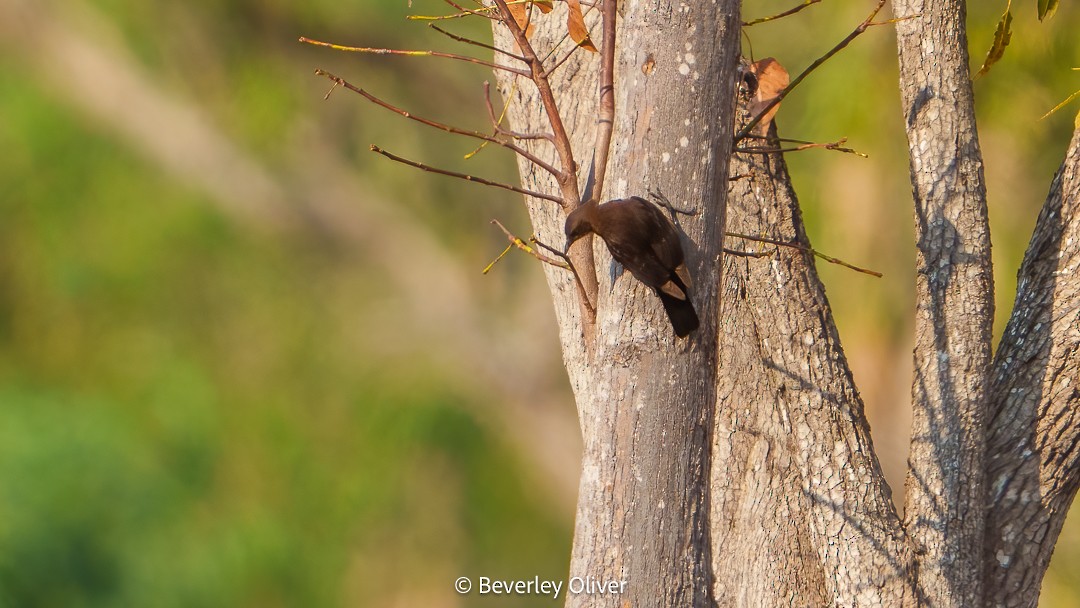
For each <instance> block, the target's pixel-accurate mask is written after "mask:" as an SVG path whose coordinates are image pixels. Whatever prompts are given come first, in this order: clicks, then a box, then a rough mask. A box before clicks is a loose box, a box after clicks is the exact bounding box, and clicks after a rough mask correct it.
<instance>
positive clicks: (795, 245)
mask: <svg viewBox="0 0 1080 608" xmlns="http://www.w3.org/2000/svg"><path fill="white" fill-rule="evenodd" d="M724 235H725V236H730V237H734V238H737V239H745V240H747V241H755V242H758V243H768V244H770V245H776V246H777V247H790V248H791V249H797V250H799V251H805V252H806V253H809V254H812V255H814V256H816V257H819V258H821V259H823V260H825V261H826V262H828V263H830V264H837V265H839V266H844V267H846V268H850V269H852V270H854V271H856V272H861V273H863V274H868V275H870V276H873V277H877V278H879V279H880V278H881V277H882V274H881V273H880V272H878V271H876V270H868V269H866V268H860V267H858V266H855V265H853V264H848V263H847V262H845V261H844V260H841V259H839V258H834V257H832V256H830V255H825V254H824V253H821V252H820V251H818V250H816V249H814V248H813V247H807V246H806V245H801V244H799V243H789V242H786V241H778V240H776V239H770V238H766V237H762V236H750V235H749V234H739V233H738V232H725V233H724Z"/></svg>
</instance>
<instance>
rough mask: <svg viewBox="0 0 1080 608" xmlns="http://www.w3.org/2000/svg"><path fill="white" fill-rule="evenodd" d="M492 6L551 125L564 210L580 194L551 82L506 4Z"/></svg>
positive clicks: (501, 0) (503, 1) (503, 0)
mask: <svg viewBox="0 0 1080 608" xmlns="http://www.w3.org/2000/svg"><path fill="white" fill-rule="evenodd" d="M494 2H495V4H496V6H498V7H499V16H500V20H501V21H502V23H503V24H504V25H506V28H507V29H508V30H509V31H510V34H511V35H512V36H513V37H514V41H515V42H517V45H518V48H519V49H521V55H522V56H523V57H524V58H525V62H526V63H527V64H528V65H529V70H530V74H527V75H526V78H531V79H532V81H533V83H534V84H535V85H536V89H537V91H538V92H539V93H540V100H541V102H543V104H544V113H545V114H546V115H547V118H548V122H549V123H550V124H551V130H552V133H553V134H554V136H555V138H554V142H553V143H554V144H555V151H556V153H557V154H558V155H559V163H560V164H561V165H562V169H563V170H562V171H561V172H560V176H559V179H558V182H559V188H560V191H561V192H562V201H561V203H560V204H561V205H563V206H564V207H565V206H567V205H576V204H578V203H579V202H580V199H581V195H580V194H579V193H578V188H577V177H576V175H577V173H576V171H575V167H576V164H575V162H574V151H573V148H572V147H571V145H570V136H569V135H568V134H567V132H566V127H565V126H564V125H563V121H562V115H561V114H559V107H558V104H557V103H556V102H555V94H554V92H552V90H551V83H550V82H549V81H548V79H547V77H546V76H545V75H544V64H543V62H542V61H540V58H539V57H537V55H536V51H535V50H534V49H533V47H532V44H531V43H530V42H529V39H528V38H527V37H526V36H525V30H523V29H521V26H520V25H518V22H517V21H516V20H514V16H513V14H511V13H510V8H509V7H508V6H507V5H506V0H494Z"/></svg>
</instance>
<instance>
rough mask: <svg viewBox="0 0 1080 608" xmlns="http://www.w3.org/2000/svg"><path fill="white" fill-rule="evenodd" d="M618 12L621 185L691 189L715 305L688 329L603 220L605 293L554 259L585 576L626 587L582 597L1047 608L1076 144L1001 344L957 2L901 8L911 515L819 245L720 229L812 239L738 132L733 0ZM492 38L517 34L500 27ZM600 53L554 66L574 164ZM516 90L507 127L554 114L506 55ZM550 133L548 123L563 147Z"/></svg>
mask: <svg viewBox="0 0 1080 608" xmlns="http://www.w3.org/2000/svg"><path fill="white" fill-rule="evenodd" d="M619 8H620V11H619V20H618V46H617V54H616V71H615V99H616V114H615V116H616V119H615V123H614V139H613V141H612V148H611V149H612V153H611V157H610V159H609V163H608V168H607V176H608V177H607V185H606V187H607V188H608V190H607V196H605V197H604V198H605V199H611V198H622V197H626V196H632V195H638V196H647V194H648V192H649V191H661V192H663V193H664V194H666V195H667V197H668V198H669V199H671V200H672V201H673V202H674V203H675V204H676V205H677V206H679V207H692V208H696V210H697V213H696V214H692V215H680V216H677V217H678V219H677V223H678V226H679V228H680V229H681V231H682V232H684V233H685V235H686V238H685V240H684V245H685V246H686V248H687V250H688V266H689V268H690V271H691V275H692V277H693V280H694V284H695V291H694V294H693V302H694V304H695V306H696V307H697V310H698V313H699V316H700V317H701V319H702V326H701V328H700V329H699V330H697V331H696V332H694V333H693V334H691V336H690V338H688V339H677V338H675V337H674V335H673V334H672V331H671V328H670V326H669V324H668V323H667V319H666V318H665V316H664V313H663V310H662V308H661V306H660V302H659V300H658V299H657V298H656V297H655V295H654V294H653V293H652V291H651V290H650V289H648V288H646V287H645V286H643V285H642V284H641V283H639V282H638V281H636V280H635V279H634V278H633V277H632V276H630V275H629V274H628V273H626V272H623V271H622V269H621V268H619V267H618V266H617V265H616V264H615V263H613V262H612V260H611V257H610V255H609V254H608V251H607V248H606V247H605V246H604V245H603V243H602V241H600V240H599V239H593V243H592V245H591V251H592V254H593V260H594V261H590V262H589V263H588V265H587V266H588V267H586V268H579V269H578V270H579V272H582V273H583V274H585V279H586V280H584V281H583V282H584V283H586V284H587V285H588V284H589V283H591V281H592V280H593V279H595V282H596V285H597V287H596V289H597V293H596V294H595V305H596V311H595V314H593V313H591V312H590V311H589V310H588V309H587V307H583V306H582V305H581V299H580V297H579V293H578V285H577V283H576V282H575V280H574V279H573V277H572V275H570V274H569V273H568V272H565V271H564V270H562V269H558V268H553V267H546V276H547V280H548V284H549V287H550V289H551V292H552V295H553V300H554V303H555V311H556V316H557V319H558V322H559V327H560V339H561V343H562V348H563V356H564V361H565V364H566V367H567V370H568V373H569V375H570V380H571V384H572V386H573V389H574V394H575V397H576V400H577V405H578V413H579V417H580V423H581V431H582V434H583V437H584V443H585V452H584V456H583V463H582V476H581V483H580V494H579V498H578V509H577V522H576V528H575V534H574V551H573V556H572V561H571V566H570V574H569V578H570V581H573V580H575V579H574V578H573V577H579V579H585V577H590V578H591V579H592V580H594V581H599V582H610V581H625V582H626V585H625V587H624V588H623V589H622V590H621V593H616V594H610V593H604V594H599V593H595V592H593V593H588V592H587V591H586V592H585V593H577V594H575V593H570V594H568V595H567V605H568V606H584V605H588V606H626V605H629V606H659V607H679V608H683V607H685V606H711V605H719V606H754V607H756V606H775V605H798V606H890V607H891V606H977V605H983V604H984V603H989V604H996V605H1002V606H1035V605H1036V603H1037V599H1038V585H1039V583H1040V582H1041V578H1042V574H1043V572H1044V571H1045V568H1046V565H1047V563H1048V561H1049V556H1050V553H1051V551H1052V547H1053V542H1054V541H1055V540H1056V537H1057V534H1058V532H1059V531H1060V528H1061V524H1062V522H1063V520H1064V516H1065V512H1066V511H1067V509H1068V506H1069V503H1070V502H1071V500H1072V497H1073V496H1074V495H1075V493H1076V491H1077V487H1078V486H1080V473H1078V470H1080V449H1078V448H1077V447H1076V445H1077V441H1078V440H1077V437H1078V436H1080V430H1078V428H1080V427H1078V422H1080V421H1076V420H1074V418H1075V417H1076V415H1075V413H1076V411H1077V402H1078V400H1080V396H1078V395H1080V393H1078V392H1077V390H1076V389H1075V388H1074V386H1073V382H1074V379H1075V378H1076V375H1077V370H1078V367H1080V361H1078V360H1077V357H1080V354H1078V353H1080V331H1078V330H1077V327H1078V322H1080V278H1078V277H1080V273H1077V272H1076V267H1077V265H1080V219H1077V217H1078V216H1080V213H1078V210H1077V209H1074V207H1076V205H1078V204H1080V201H1078V198H1080V144H1078V140H1077V138H1076V137H1074V140H1073V144H1072V146H1071V148H1070V151H1069V154H1068V156H1067V158H1066V161H1065V163H1064V164H1063V166H1062V169H1061V171H1059V173H1058V176H1057V178H1055V181H1054V185H1053V188H1052V190H1051V194H1050V197H1049V198H1048V200H1047V202H1046V207H1045V208H1044V210H1043V213H1042V215H1041V216H1040V219H1039V224H1038V226H1037V228H1036V233H1035V237H1034V238H1033V241H1032V245H1031V248H1030V249H1029V251H1028V255H1027V258H1026V259H1025V262H1024V266H1023V268H1022V269H1021V276H1020V279H1021V280H1020V284H1019V288H1018V294H1017V303H1016V308H1015V311H1014V313H1013V318H1012V320H1011V321H1010V324H1009V329H1008V330H1007V331H1006V334H1005V336H1004V337H1003V340H1002V344H1001V346H1000V348H999V350H998V356H997V359H996V360H995V361H994V362H993V365H991V357H990V353H991V349H990V329H991V323H992V319H993V304H992V303H993V282H992V275H991V266H990V237H989V228H988V223H987V219H986V217H987V216H986V195H985V190H984V185H983V176H982V160H981V152H980V150H979V145H978V139H977V136H976V129H975V119H974V113H973V103H972V92H971V86H970V74H969V72H968V68H967V60H968V57H967V50H966V44H967V43H966V35H965V31H964V4H963V2H961V1H959V0H949V1H947V2H944V3H931V2H925V3H924V1H923V0H902V1H901V2H899V3H898V6H897V9H896V11H897V16H898V17H905V16H908V15H917V17H915V18H912V19H907V20H902V21H900V22H899V23H898V25H897V28H898V46H899V56H900V64H901V78H900V91H901V95H902V99H903V102H904V108H905V116H904V119H905V121H906V125H907V128H908V138H909V145H910V153H911V173H912V184H913V193H914V203H915V217H916V224H917V233H916V234H917V238H918V243H917V245H918V251H919V257H918V263H919V267H918V274H917V281H916V286H915V287H916V290H917V296H918V310H917V328H916V330H917V344H916V350H915V361H916V366H915V367H916V378H915V382H914V386H913V407H914V423H913V434H912V448H911V461H910V467H911V468H910V471H909V477H908V492H907V502H906V505H905V506H906V513H905V518H904V520H901V518H900V516H899V514H898V513H897V510H896V508H895V507H894V505H893V503H892V499H891V491H890V489H889V487H888V485H887V484H886V483H885V481H884V478H883V476H882V473H881V470H880V466H879V465H878V461H877V457H876V455H875V453H874V450H873V445H872V442H871V439H870V433H869V427H868V424H867V422H866V418H865V416H864V415H863V406H862V401H861V399H860V397H859V394H858V390H857V389H856V387H855V386H854V383H853V381H852V377H851V373H850V370H849V368H848V365H847V362H846V359H845V357H844V353H843V349H842V348H841V345H840V342H839V338H838V335H837V332H836V328H835V326H834V324H833V321H832V317H831V312H830V308H829V304H828V301H827V299H826V297H825V292H824V288H823V286H822V285H821V283H820V281H819V280H818V278H817V273H816V269H815V266H814V258H813V256H812V255H811V254H809V253H807V252H805V251H798V250H795V249H791V248H777V247H775V246H773V245H760V244H756V243H753V242H749V241H742V240H734V241H733V242H731V243H729V244H728V246H731V247H734V248H736V249H753V250H756V251H758V252H759V253H765V252H766V250H767V253H768V255H767V256H766V257H746V256H735V255H726V256H724V257H723V259H722V264H721V251H722V248H721V244H722V241H723V238H722V237H723V233H724V230H725V222H726V223H727V224H728V225H729V226H730V229H731V230H732V231H733V232H737V233H743V234H750V235H754V236H764V237H766V238H769V239H773V240H774V241H782V242H789V243H794V244H797V245H801V246H803V247H807V246H808V245H809V243H808V240H807V237H806V234H805V231H804V229H803V226H802V222H801V217H800V213H799V207H798V202H797V200H796V197H795V193H794V191H793V189H792V188H791V184H790V180H789V178H788V175H787V170H786V167H785V165H784V161H783V158H782V156H780V155H775V154H770V155H763V154H742V153H738V154H736V153H733V152H732V150H733V148H732V133H733V132H734V127H735V126H736V123H738V124H739V125H741V124H745V122H746V121H747V120H748V119H749V116H748V115H747V114H746V111H745V101H746V99H745V98H744V99H742V102H743V103H744V105H743V106H740V107H742V108H743V110H742V113H741V115H740V116H738V118H736V113H735V112H733V109H734V105H735V103H734V102H735V100H736V98H737V92H736V86H735V85H736V81H737V78H736V59H737V57H736V55H737V52H736V48H737V35H738V23H739V22H738V14H739V10H738V9H739V6H738V4H737V3H736V2H734V1H732V0H727V1H724V0H720V1H719V2H713V1H712V0H687V1H685V2H667V1H662V0H660V1H650V2H645V1H644V0H638V1H626V2H623V3H620V6H619ZM565 10H566V9H565V5H564V3H556V12H555V13H553V14H551V15H547V16H545V17H544V18H543V19H537V20H535V21H534V22H533V25H534V27H535V32H534V34H533V38H532V40H533V42H534V44H535V46H537V47H538V48H540V49H544V50H546V49H550V48H551V47H552V46H554V45H555V44H556V41H558V40H559V39H560V38H562V37H563V35H564V34H565V32H566V26H565V25H564V24H565V13H564V12H563V11H565ZM496 41H497V42H498V43H499V45H500V46H501V47H503V48H513V42H512V40H510V39H509V37H508V36H507V35H506V34H505V32H504V31H503V30H502V29H500V28H498V27H497V28H496ZM598 63H599V62H598V61H597V60H596V58H595V56H592V55H587V54H586V53H584V52H582V51H580V50H579V51H578V52H577V53H576V54H575V55H574V56H573V57H572V58H571V59H570V60H569V61H568V62H566V63H565V64H564V65H562V66H561V67H559V68H558V71H557V72H556V76H555V77H554V80H555V82H556V91H555V93H556V96H557V101H558V103H559V109H560V114H561V116H562V118H563V121H564V122H565V124H566V128H567V130H568V132H569V133H570V134H571V136H572V140H573V141H572V144H573V148H574V150H575V151H576V152H577V156H578V157H579V158H578V162H579V163H580V164H581V165H582V166H587V159H588V158H589V156H590V154H593V153H594V151H593V149H592V146H593V143H594V134H595V131H596V128H597V119H596V117H597V112H598V110H597V102H596V100H597V98H598V92H597V82H598V74H597V69H598ZM499 86H500V90H501V92H502V94H503V98H504V99H505V100H506V102H507V104H508V105H509V113H508V115H509V117H510V120H511V121H512V123H513V126H514V129H515V130H516V131H519V132H530V133H537V132H544V131H547V130H548V129H549V123H548V121H547V119H546V117H545V116H544V115H543V113H542V110H541V103H540V101H539V99H538V96H537V93H536V88H535V87H534V86H533V84H532V83H531V82H529V81H528V80H526V79H524V78H520V77H514V76H512V75H510V76H508V75H506V74H503V73H500V74H499ZM774 129H775V128H774ZM773 133H774V134H775V130H774V131H773ZM1078 137H1080V136H1078ZM550 148H551V147H550V146H549V145H547V143H546V142H544V141H542V140H531V141H530V143H529V150H530V152H532V153H534V154H536V155H539V156H541V157H542V158H544V159H552V158H554V153H553V151H552V150H551V149H550ZM583 161H584V162H583ZM729 163H730V164H731V171H730V172H729V170H728V169H729V167H728V165H729ZM520 170H521V175H522V181H523V183H524V184H525V186H526V187H527V188H529V189H531V190H536V191H541V192H547V193H554V192H558V191H560V187H559V184H557V183H555V180H554V179H553V178H551V177H550V176H549V175H548V174H547V173H544V172H541V171H538V170H537V168H536V167H535V166H534V165H532V164H531V163H528V162H525V161H524V160H522V161H521V162H520ZM729 173H730V174H731V175H732V176H733V178H732V180H731V181H730V182H729V180H728V175H729ZM564 192H565V190H564ZM527 203H528V207H529V211H530V215H531V219H532V222H533V228H534V232H535V234H537V235H538V236H539V238H540V240H542V241H544V242H546V243H549V244H552V245H555V246H561V245H562V244H563V242H564V237H563V222H564V220H565V214H566V212H567V211H568V210H564V209H562V208H560V207H559V206H558V205H556V204H553V203H552V202H550V201H543V200H536V199H528V200H527ZM587 289H588V288H587ZM991 369H992V370H993V374H992V377H991ZM984 480H986V481H984ZM985 522H988V524H987V523H985Z"/></svg>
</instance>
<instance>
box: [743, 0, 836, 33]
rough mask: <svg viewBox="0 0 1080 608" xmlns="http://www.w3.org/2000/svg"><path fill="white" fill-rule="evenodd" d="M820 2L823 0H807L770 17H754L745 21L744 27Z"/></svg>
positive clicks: (783, 15) (791, 13)
mask: <svg viewBox="0 0 1080 608" xmlns="http://www.w3.org/2000/svg"><path fill="white" fill-rule="evenodd" d="M818 2H821V0H806V1H805V2H803V3H802V4H800V5H798V6H796V7H795V8H792V9H788V10H786V11H784V12H782V13H778V14H776V15H772V16H770V17H762V18H760V19H754V20H753V21H744V22H743V27H750V26H751V25H757V24H759V23H766V22H768V21H776V20H777V19H781V18H783V17H787V16H788V15H794V14H795V13H797V12H799V11H801V10H803V9H804V8H807V7H809V6H810V5H812V4H817V3H818Z"/></svg>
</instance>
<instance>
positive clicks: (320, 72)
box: [315, 69, 559, 177]
mask: <svg viewBox="0 0 1080 608" xmlns="http://www.w3.org/2000/svg"><path fill="white" fill-rule="evenodd" d="M315 74H317V75H319V76H325V77H327V78H329V79H330V80H332V81H334V83H335V84H339V85H341V86H343V87H345V88H346V89H349V90H350V91H352V92H354V93H357V94H359V95H361V96H363V97H364V99H367V100H368V101H370V102H371V103H373V104H375V105H377V106H380V107H383V108H386V109H387V110H390V111H391V112H394V113H395V114H398V115H400V116H404V117H405V118H408V119H409V120H415V121H416V122H418V123H420V124H422V125H427V126H429V127H432V128H435V129H439V130H440V131H446V132H447V133H453V134H455V135H464V136H466V137H472V138H474V139H482V140H484V141H487V142H491V143H493V144H498V145H500V146H502V147H504V148H506V149H507V150H512V151H514V152H515V153H517V154H520V155H521V157H522V158H524V159H526V160H528V161H529V162H531V163H533V164H535V165H536V166H537V167H540V168H541V169H543V170H544V171H547V172H548V173H551V174H552V175H554V176H556V177H558V176H559V170H558V169H556V168H555V167H553V166H551V165H550V164H548V163H547V162H544V160H542V159H541V158H539V157H538V156H536V155H535V154H532V153H531V152H529V151H528V150H525V149H524V148H522V147H521V146H518V145H517V144H515V143H513V142H511V141H506V140H503V139H499V138H497V137H493V136H491V135H485V134H483V133H479V132H477V131H469V130H466V129H459V128H457V127H453V126H450V125H446V124H443V123H441V122H435V121H434V120H429V119H427V118H423V117H421V116H416V115H415V114H413V113H411V112H409V111H407V110H402V109H401V108H398V107H397V106H394V105H392V104H390V103H388V102H386V101H383V100H382V99H380V98H378V97H376V96H374V95H372V94H371V93H368V92H367V91H365V90H364V89H361V88H360V87H358V86H356V85H353V84H352V83H350V82H349V81H347V80H345V79H344V78H341V77H339V76H335V75H334V74H331V73H330V72H327V71H326V70H321V69H316V70H315ZM327 95H328V96H329V93H327Z"/></svg>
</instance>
